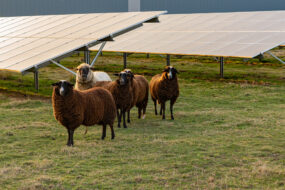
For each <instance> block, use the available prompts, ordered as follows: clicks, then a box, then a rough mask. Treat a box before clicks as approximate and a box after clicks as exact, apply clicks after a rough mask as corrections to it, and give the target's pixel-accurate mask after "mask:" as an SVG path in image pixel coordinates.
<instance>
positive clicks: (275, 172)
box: [0, 49, 285, 189]
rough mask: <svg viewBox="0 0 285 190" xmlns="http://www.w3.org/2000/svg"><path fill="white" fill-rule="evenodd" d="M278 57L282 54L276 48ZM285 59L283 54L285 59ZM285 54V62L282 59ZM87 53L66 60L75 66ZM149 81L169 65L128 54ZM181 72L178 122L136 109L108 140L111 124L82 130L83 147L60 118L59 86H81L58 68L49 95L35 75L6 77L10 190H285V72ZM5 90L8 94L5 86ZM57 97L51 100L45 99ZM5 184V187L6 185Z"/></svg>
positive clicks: (2, 134)
mask: <svg viewBox="0 0 285 190" xmlns="http://www.w3.org/2000/svg"><path fill="white" fill-rule="evenodd" d="M275 51H276V52H277V53H278V52H279V50H278V49H277V50H275ZM279 56H280V55H279ZM281 57H282V56H281ZM80 59H81V58H79V57H76V56H73V57H71V58H66V59H64V60H63V61H62V63H63V64H64V65H65V66H67V67H69V68H74V67H75V65H78V63H79V62H80ZM128 60H129V62H130V68H131V69H133V71H134V72H136V73H139V74H144V75H146V76H147V78H148V79H150V78H151V76H153V75H154V74H156V73H160V72H161V70H162V67H163V65H164V64H165V60H164V59H163V58H161V57H159V56H151V58H150V59H146V58H145V56H143V55H131V56H130V57H129V58H128ZM172 63H173V65H174V66H176V67H177V68H178V70H180V71H181V74H180V75H179V81H180V90H181V96H180V97H179V98H178V101H177V103H176V104H175V105H174V117H175V120H174V121H172V120H170V113H169V103H168V104H167V115H166V120H165V121H162V120H161V117H160V116H155V115H154V109H153V103H152V101H151V100H150V101H149V104H148V108H147V117H146V119H145V120H138V119H137V118H136V116H137V110H136V109H133V110H132V113H131V119H132V123H131V124H130V125H129V128H128V129H123V128H120V129H118V128H115V133H116V138H115V140H110V137H111V136H110V129H109V128H108V130H107V137H106V139H105V140H104V141H102V140H100V137H101V130H102V129H101V126H94V127H90V128H89V130H88V133H87V134H86V135H84V131H85V128H84V127H83V126H82V127H80V128H79V129H78V130H76V131H75V136H74V143H75V146H74V147H71V148H70V147H67V146H66V145H65V144H66V141H67V132H66V130H65V128H64V127H62V126H61V125H60V124H58V123H57V122H56V121H55V119H54V118H53V115H52V105H51V102H50V99H49V97H50V95H51V90H52V88H51V86H50V84H51V83H53V82H54V81H57V80H60V79H67V80H71V81H74V78H73V76H72V75H70V74H69V73H67V72H65V71H63V70H62V69H60V68H58V67H56V66H53V65H51V66H49V67H47V68H43V69H41V70H40V91H39V93H38V94H39V96H37V97H34V96H28V97H23V96H22V95H18V93H22V94H27V95H34V94H35V91H34V89H33V86H32V79H33V76H32V75H30V74H29V75H26V76H21V75H19V74H14V73H8V72H3V71H1V72H0V78H1V79H2V80H1V81H0V88H1V89H2V92H1V93H0V115H1V121H0V184H1V188H3V189H285V114H284V113H285V93H284V92H285V66H283V65H280V64H278V63H276V62H273V60H271V59H270V58H269V57H266V59H265V61H264V62H262V63H261V62H259V61H258V60H255V59H254V60H250V61H248V62H245V63H244V62H243V61H242V60H241V59H227V60H226V64H225V79H220V78H219V77H218V73H219V65H218V63H216V62H215V61H214V60H213V59H211V58H197V57H183V58H173V60H172ZM96 68H98V69H100V70H105V71H108V72H110V74H111V73H114V72H118V71H120V70H121V69H122V57H121V56H119V55H116V54H104V56H103V57H100V59H99V60H98V63H97V65H96ZM3 89H4V90H3ZM42 97H47V98H42ZM1 188H0V189H1Z"/></svg>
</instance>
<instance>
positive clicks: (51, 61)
mask: <svg viewBox="0 0 285 190" xmlns="http://www.w3.org/2000/svg"><path fill="white" fill-rule="evenodd" d="M50 61H51V62H52V63H54V64H56V65H57V66H59V67H61V68H63V69H64V70H66V71H68V72H70V73H72V74H74V75H75V76H76V73H75V72H73V71H72V70H70V69H68V68H66V67H65V66H63V65H61V64H59V63H58V62H56V61H54V60H50Z"/></svg>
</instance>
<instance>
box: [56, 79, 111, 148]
mask: <svg viewBox="0 0 285 190" xmlns="http://www.w3.org/2000/svg"><path fill="white" fill-rule="evenodd" d="M53 86H54V88H53V93H52V105H53V114H54V117H55V119H56V120H57V121H59V122H60V123H61V124H62V125H63V126H64V127H65V128H66V129H67V131H68V141H67V145H68V146H73V133H74V131H75V129H76V128H78V127H79V126H80V125H85V126H91V125H95V124H99V125H103V131H102V140H103V139H104V138H105V136H106V126H107V125H110V128H111V132H112V139H114V138H115V133H114V129H113V123H114V120H115V118H116V105H115V102H114V99H113V97H112V95H111V93H110V92H108V91H107V90H105V89H103V88H97V87H96V88H91V89H89V90H84V91H77V90H74V89H73V84H70V83H69V82H67V81H60V82H57V83H54V84H53Z"/></svg>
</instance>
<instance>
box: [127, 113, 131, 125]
mask: <svg viewBox="0 0 285 190" xmlns="http://www.w3.org/2000/svg"><path fill="white" fill-rule="evenodd" d="M130 112H131V110H129V111H128V123H130V122H131V120H130Z"/></svg>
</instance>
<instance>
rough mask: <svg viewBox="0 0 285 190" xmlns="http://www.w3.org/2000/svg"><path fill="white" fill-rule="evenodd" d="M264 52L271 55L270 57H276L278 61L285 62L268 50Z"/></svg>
mask: <svg viewBox="0 0 285 190" xmlns="http://www.w3.org/2000/svg"><path fill="white" fill-rule="evenodd" d="M266 53H268V54H269V55H271V56H272V57H274V58H275V59H277V60H278V61H279V62H280V63H283V64H285V62H284V61H283V60H282V59H280V58H279V57H277V56H276V55H274V54H273V53H271V52H270V51H268V52H266Z"/></svg>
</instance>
